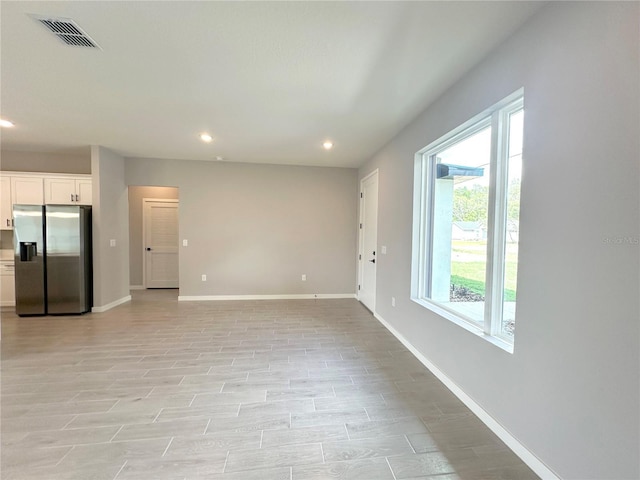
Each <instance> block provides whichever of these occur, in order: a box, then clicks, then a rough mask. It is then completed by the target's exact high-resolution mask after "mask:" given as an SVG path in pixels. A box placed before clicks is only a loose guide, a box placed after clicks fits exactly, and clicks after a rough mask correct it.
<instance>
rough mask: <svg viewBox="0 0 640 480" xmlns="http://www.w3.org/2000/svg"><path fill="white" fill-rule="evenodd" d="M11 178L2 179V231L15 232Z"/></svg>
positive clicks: (0, 213) (0, 196) (0, 195)
mask: <svg viewBox="0 0 640 480" xmlns="http://www.w3.org/2000/svg"><path fill="white" fill-rule="evenodd" d="M12 210H13V202H12V201H11V178H10V177H4V176H3V177H0V230H13V221H12V220H13V211H12Z"/></svg>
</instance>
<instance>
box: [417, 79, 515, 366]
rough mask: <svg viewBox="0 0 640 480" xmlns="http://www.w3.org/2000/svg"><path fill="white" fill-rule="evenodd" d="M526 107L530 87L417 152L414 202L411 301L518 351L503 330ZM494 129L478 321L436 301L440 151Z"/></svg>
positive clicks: (505, 348) (497, 343)
mask: <svg viewBox="0 0 640 480" xmlns="http://www.w3.org/2000/svg"><path fill="white" fill-rule="evenodd" d="M523 109H524V89H523V88H520V89H519V90H517V91H515V92H514V93H512V94H511V95H509V96H507V97H506V98H504V99H503V100H501V101H500V102H498V103H496V104H494V105H492V106H491V107H489V108H488V109H486V110H484V111H483V112H481V113H479V114H478V115H475V116H474V117H472V118H471V119H469V120H467V121H466V122H464V123H463V124H461V125H460V126H458V127H456V128H454V129H453V130H451V131H449V132H448V133H446V134H445V135H443V136H441V137H440V138H438V139H437V140H435V141H434V142H431V143H430V144H429V145H427V146H426V147H424V148H422V149H420V150H419V151H418V152H416V154H415V160H414V162H415V163H414V201H413V207H414V208H413V212H414V214H413V252H412V268H411V272H412V275H411V300H413V301H414V302H416V303H418V304H420V305H422V306H424V307H425V308H427V309H429V310H431V311H433V312H434V313H436V314H438V315H440V316H442V317H444V318H447V319H448V320H450V321H452V322H453V323H456V324H458V325H460V326H461V327H463V328H465V329H466V330H468V331H470V332H473V333H475V334H477V335H479V336H481V337H483V338H485V339H486V340H488V341H489V342H491V343H493V344H495V345H497V346H499V347H500V348H502V349H504V350H506V351H508V352H510V353H513V347H514V341H515V334H514V336H513V337H509V336H506V335H504V334H503V333H502V317H503V308H504V300H503V295H504V275H505V265H506V261H505V247H506V245H505V242H506V235H507V192H508V179H509V174H508V173H509V172H508V166H509V157H508V154H509V126H510V116H511V115H512V114H513V113H516V112H518V111H520V110H523ZM489 126H490V127H491V147H490V150H491V151H490V163H489V198H488V212H487V254H486V255H487V260H486V277H485V301H484V321H483V322H481V323H480V322H478V321H476V320H473V319H472V318H470V317H467V316H466V315H464V314H462V313H460V312H458V311H455V310H453V309H451V308H447V306H446V305H443V304H442V303H439V302H436V301H433V300H431V299H430V295H431V288H432V285H431V284H432V282H433V280H432V267H433V260H432V253H431V252H432V251H433V250H432V249H433V235H432V232H433V231H434V216H435V215H434V205H435V179H436V169H437V154H438V153H439V152H442V151H443V150H445V149H447V148H449V147H451V146H453V145H455V144H457V143H459V142H462V141H463V140H465V139H467V138H469V137H471V136H472V135H474V134H476V133H478V132H479V131H481V130H483V129H485V128H487V127H489Z"/></svg>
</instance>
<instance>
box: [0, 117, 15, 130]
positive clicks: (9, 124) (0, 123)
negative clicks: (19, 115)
mask: <svg viewBox="0 0 640 480" xmlns="http://www.w3.org/2000/svg"><path fill="white" fill-rule="evenodd" d="M0 127H7V128H11V127H13V122H10V121H9V120H5V119H4V118H0Z"/></svg>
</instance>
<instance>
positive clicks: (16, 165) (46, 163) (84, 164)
mask: <svg viewBox="0 0 640 480" xmlns="http://www.w3.org/2000/svg"><path fill="white" fill-rule="evenodd" d="M0 168H1V169H2V170H6V171H12V172H50V173H91V155H90V154H89V153H87V155H70V154H59V153H50V152H16V151H8V150H3V151H2V152H1V153H0Z"/></svg>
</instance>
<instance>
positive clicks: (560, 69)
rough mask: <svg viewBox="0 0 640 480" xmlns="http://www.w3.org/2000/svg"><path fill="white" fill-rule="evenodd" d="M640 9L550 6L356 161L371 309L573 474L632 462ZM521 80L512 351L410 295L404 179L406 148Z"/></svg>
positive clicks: (634, 474) (410, 157)
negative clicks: (370, 238) (369, 178)
mask: <svg viewBox="0 0 640 480" xmlns="http://www.w3.org/2000/svg"><path fill="white" fill-rule="evenodd" d="M639 18H640V4H639V3H638V2H628V3H614V2H563V3H552V4H550V5H548V6H547V7H545V8H544V9H543V10H541V12H540V13H539V14H538V15H536V16H535V17H534V18H533V19H532V20H531V21H530V22H529V23H528V24H526V25H525V26H524V27H523V28H522V29H521V30H520V31H519V32H517V33H516V34H515V35H514V36H513V37H512V38H510V39H509V40H508V41H507V42H505V43H504V44H503V45H502V46H500V47H499V48H498V49H497V50H495V51H494V52H493V53H492V54H491V55H489V56H488V57H487V58H486V59H485V60H484V61H482V62H481V63H480V64H479V65H477V66H476V68H474V69H473V70H471V71H470V73H468V74H467V75H466V76H465V77H464V78H463V79H462V80H461V81H459V82H458V83H457V84H456V85H455V86H453V87H452V88H451V89H450V90H449V91H447V92H446V93H445V94H444V95H443V96H442V97H441V98H440V99H439V100H438V101H436V102H435V103H433V104H432V105H431V106H430V107H429V108H428V109H427V110H426V111H425V112H424V113H422V114H421V115H420V116H419V117H418V118H417V119H416V120H415V121H414V122H413V123H411V124H410V125H409V126H408V127H407V128H405V129H404V130H403V131H402V132H401V133H400V134H399V135H398V136H397V137H396V138H395V139H394V140H393V141H392V142H390V143H389V144H388V145H387V146H386V147H385V148H383V149H382V150H381V151H380V152H379V153H378V154H377V155H376V156H375V157H374V158H372V159H371V160H370V161H369V162H368V163H367V164H366V165H365V166H363V167H362V168H361V169H360V173H359V175H360V178H362V177H364V176H366V175H367V174H368V173H369V172H371V171H372V170H373V169H375V168H378V169H379V172H380V196H379V200H380V206H379V215H380V216H379V223H378V225H379V235H378V241H379V245H386V246H387V247H388V254H387V255H386V256H384V255H382V256H380V258H379V264H378V285H377V295H378V300H377V302H376V305H377V310H378V312H377V313H378V314H379V315H380V316H381V317H382V318H384V319H385V321H386V322H388V323H389V324H390V325H391V326H392V328H394V329H395V330H397V331H398V332H399V333H400V334H401V335H402V336H404V337H405V338H407V339H410V341H411V342H412V344H413V346H414V347H415V348H416V349H417V350H418V351H419V352H420V353H421V354H422V355H424V356H425V357H426V358H427V359H428V360H429V361H431V362H432V363H433V364H434V365H435V366H436V367H437V368H439V369H440V370H441V371H442V372H444V374H445V375H446V376H448V377H449V378H450V379H451V380H452V381H453V382H454V383H455V384H456V385H457V386H458V387H460V388H461V389H462V390H463V391H464V392H465V393H466V394H467V395H468V396H469V397H471V398H472V399H473V400H474V401H475V402H477V404H479V405H480V406H481V407H482V408H483V409H484V410H485V411H486V412H487V413H488V414H489V415H490V416H492V417H493V418H494V419H495V420H496V421H497V422H499V423H500V424H501V425H502V426H503V427H504V428H505V429H506V430H507V431H508V432H510V433H511V434H512V435H513V436H514V437H515V438H516V439H517V440H518V441H519V442H520V443H521V444H522V445H524V446H525V447H526V448H527V449H529V451H530V452H532V453H533V454H534V455H535V456H537V457H538V458H539V459H540V460H541V461H542V462H543V463H544V464H546V465H547V466H548V467H549V468H550V469H551V470H552V471H553V472H555V473H556V474H557V475H559V476H560V477H562V478H567V479H569V478H571V479H603V478H607V479H613V478H626V479H630V478H639V477H640V471H639V463H638V452H639V451H640V448H639V439H638V436H639V428H638V427H639V412H638V410H639V405H640V398H639V392H640V385H639V378H640V371H639V365H640V361H639V360H640V359H639V349H640V346H639V324H640V322H639V317H640V314H639V308H638V298H639V295H638V291H639V278H638V277H639V271H640V262H639V253H638V250H639V247H638V240H639V238H640V236H639V233H640V228H639V203H640V199H639V194H638V191H639V188H638V186H639V185H638V180H639V178H640V175H639V174H640V172H639V164H640V162H639V158H640V145H639V142H640V141H639V138H640V136H639V134H638V132H640V121H639V118H640V115H639V111H640V110H639V107H640V103H639V102H640V97H639V94H638V91H639V85H640V77H639V72H640V65H639V61H640V47H639V38H640V37H639V34H640V32H639V25H638V19H639ZM520 87H524V89H525V112H526V113H525V137H524V174H523V184H522V210H521V224H520V226H521V231H520V267H519V283H518V295H519V298H518V317H517V326H516V343H515V352H514V353H513V354H512V355H511V354H508V353H506V352H504V351H503V350H501V349H499V348H497V347H495V346H493V345H491V344H490V343H488V342H486V341H484V340H483V339H482V338H479V337H477V336H475V335H473V334H471V333H469V332H467V331H466V330H464V329H462V328H460V327H458V326H457V325H455V324H453V323H451V322H449V321H447V320H445V319H443V318H441V317H439V316H438V315H436V314H434V313H431V312H430V311H428V310H426V309H424V308H422V307H420V306H419V305H417V304H416V303H414V302H412V301H411V300H410V299H409V295H410V280H411V231H412V208H413V207H412V185H413V161H414V154H415V152H416V151H418V150H419V149H421V148H423V147H424V146H426V145H427V144H429V143H430V142H432V141H434V140H435V139H437V138H439V137H440V136H441V135H443V134H445V133H446V132H448V131H449V130H451V129H453V128H454V127H456V126H458V125H459V124H461V123H463V122H464V121H466V120H467V119H469V118H470V117H472V116H473V115H475V114H477V113H479V112H481V111H482V110H484V109H485V108H487V107H489V106H490V105H492V104H494V103H495V102H497V101H499V100H500V99H502V98H503V97H506V96H507V95H508V94H510V93H512V92H513V91H515V90H516V89H518V88H520ZM619 239H622V240H619ZM618 242H621V243H618ZM392 296H395V297H396V299H397V307H395V308H393V307H391V297H392Z"/></svg>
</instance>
